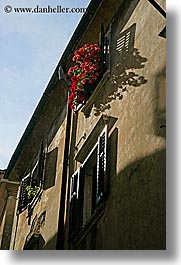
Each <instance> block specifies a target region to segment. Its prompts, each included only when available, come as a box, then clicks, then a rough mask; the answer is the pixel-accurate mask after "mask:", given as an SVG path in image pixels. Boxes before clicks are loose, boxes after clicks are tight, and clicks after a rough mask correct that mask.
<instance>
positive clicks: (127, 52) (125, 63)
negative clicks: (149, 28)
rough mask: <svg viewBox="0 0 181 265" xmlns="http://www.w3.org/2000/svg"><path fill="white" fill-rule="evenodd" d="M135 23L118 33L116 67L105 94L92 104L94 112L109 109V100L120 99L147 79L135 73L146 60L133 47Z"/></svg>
mask: <svg viewBox="0 0 181 265" xmlns="http://www.w3.org/2000/svg"><path fill="white" fill-rule="evenodd" d="M135 31H136V24H133V25H132V26H131V27H130V28H128V29H127V30H125V31H124V32H123V33H121V34H120V35H119V38H118V39H117V43H116V56H115V58H118V59H117V63H116V67H115V69H114V70H113V73H112V76H111V85H110V87H109V91H104V93H105V95H100V97H99V99H98V101H97V102H96V103H95V106H94V112H95V113H94V114H95V115H96V116H98V115H100V113H101V112H103V111H105V110H106V109H110V108H111V105H110V102H111V101H113V100H116V99H118V100H122V99H123V97H124V93H126V92H128V91H129V90H130V89H133V88H137V87H140V86H141V85H143V84H145V83H146V82H147V80H146V79H145V78H144V76H142V75H139V74H137V73H136V72H135V71H133V70H134V69H141V68H144V66H145V65H144V63H145V62H146V61H147V59H146V58H145V57H142V56H141V55H140V52H139V50H138V49H136V48H134V39H135Z"/></svg>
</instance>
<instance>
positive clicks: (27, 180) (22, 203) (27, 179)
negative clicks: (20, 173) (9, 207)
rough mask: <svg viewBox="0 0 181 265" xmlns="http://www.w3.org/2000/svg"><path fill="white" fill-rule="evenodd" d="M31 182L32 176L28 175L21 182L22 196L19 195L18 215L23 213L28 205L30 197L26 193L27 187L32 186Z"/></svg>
mask: <svg viewBox="0 0 181 265" xmlns="http://www.w3.org/2000/svg"><path fill="white" fill-rule="evenodd" d="M30 182H31V175H30V174H28V175H27V176H26V177H24V178H23V179H22V180H21V186H20V195H19V204H18V211H17V214H20V213H22V212H23V211H24V210H25V209H26V208H27V205H28V195H27V191H26V187H27V186H29V185H30Z"/></svg>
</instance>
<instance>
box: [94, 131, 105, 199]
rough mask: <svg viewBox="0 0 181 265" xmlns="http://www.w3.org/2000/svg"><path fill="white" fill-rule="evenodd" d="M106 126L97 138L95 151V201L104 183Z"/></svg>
mask: <svg viewBox="0 0 181 265" xmlns="http://www.w3.org/2000/svg"><path fill="white" fill-rule="evenodd" d="M106 157H107V126H106V127H105V129H104V130H103V132H102V133H101V135H100V136H99V139H98V153H97V189H96V203H98V202H99V201H100V200H101V198H102V197H103V195H104V192H105V184H106V168H107V161H106V160H107V158H106Z"/></svg>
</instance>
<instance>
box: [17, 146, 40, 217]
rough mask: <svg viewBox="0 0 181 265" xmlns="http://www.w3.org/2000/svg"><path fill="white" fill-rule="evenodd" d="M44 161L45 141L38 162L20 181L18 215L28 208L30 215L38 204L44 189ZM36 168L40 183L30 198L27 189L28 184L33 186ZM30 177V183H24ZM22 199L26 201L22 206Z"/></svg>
mask: <svg viewBox="0 0 181 265" xmlns="http://www.w3.org/2000/svg"><path fill="white" fill-rule="evenodd" d="M44 161H45V152H44V148H43V143H42V145H41V148H40V152H39V158H38V159H37V160H36V162H35V163H34V164H33V167H32V170H30V171H29V173H28V174H26V176H25V177H23V178H22V179H21V181H20V191H19V201H18V207H17V215H19V214H21V213H22V212H23V211H24V210H26V209H28V216H30V214H31V212H32V210H33V208H34V206H35V205H36V203H37V201H38V199H39V197H40V195H41V193H42V191H43V176H44ZM35 170H37V171H38V173H37V174H38V177H39V180H38V185H35V186H37V187H38V188H39V189H38V191H37V193H36V195H34V196H33V197H32V198H31V199H30V198H28V193H27V190H26V187H27V186H30V187H33V181H34V176H33V174H34V172H35ZM27 178H29V181H28V183H26V184H25V185H24V182H25V181H26V179H27ZM22 200H25V201H26V203H24V205H23V207H22Z"/></svg>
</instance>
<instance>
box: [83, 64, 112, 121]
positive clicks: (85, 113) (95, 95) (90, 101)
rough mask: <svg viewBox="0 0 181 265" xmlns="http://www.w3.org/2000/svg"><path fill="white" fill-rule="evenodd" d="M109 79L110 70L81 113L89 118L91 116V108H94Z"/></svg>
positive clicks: (104, 75)
mask: <svg viewBox="0 0 181 265" xmlns="http://www.w3.org/2000/svg"><path fill="white" fill-rule="evenodd" d="M109 77H110V70H109V69H108V70H107V71H106V72H105V73H104V74H103V76H102V78H101V80H100V82H99V83H98V85H97V86H96V88H95V90H94V92H93V93H92V95H91V96H90V98H89V99H88V101H87V102H86V104H85V105H84V106H83V107H82V109H81V112H83V113H84V115H85V116H86V117H89V114H90V111H91V108H92V106H93V104H94V101H95V99H96V98H97V96H98V95H99V93H100V92H101V90H102V89H103V87H104V84H105V83H106V81H107V80H108V79H109Z"/></svg>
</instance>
